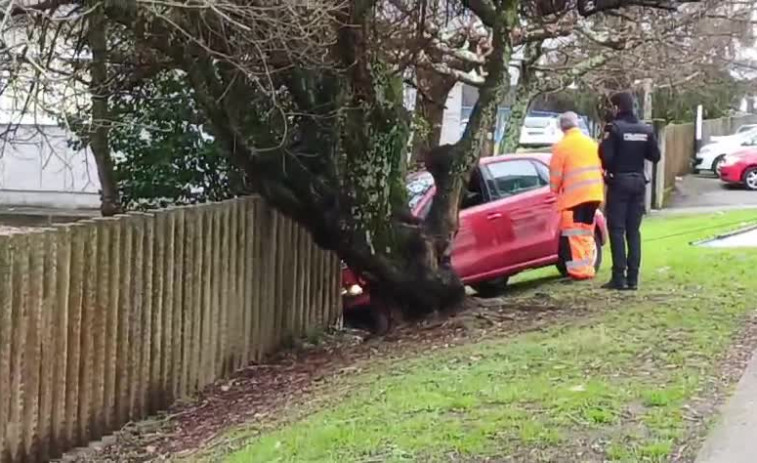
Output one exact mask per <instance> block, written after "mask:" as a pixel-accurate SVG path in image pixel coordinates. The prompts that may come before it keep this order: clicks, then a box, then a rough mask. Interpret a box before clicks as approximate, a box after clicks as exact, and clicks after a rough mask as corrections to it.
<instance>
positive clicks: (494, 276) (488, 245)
mask: <svg viewBox="0 0 757 463" xmlns="http://www.w3.org/2000/svg"><path fill="white" fill-rule="evenodd" d="M550 156H551V155H549V154H532V153H529V154H518V155H508V156H499V157H489V158H484V159H482V160H481V161H480V163H479V166H478V168H477V169H476V170H475V171H474V172H473V175H472V176H471V181H470V184H469V185H468V191H467V195H466V197H465V199H464V200H463V204H462V207H461V210H460V228H459V231H458V233H457V235H456V236H455V240H454V242H453V251H452V266H453V267H454V269H455V270H456V271H457V273H458V275H460V277H461V278H462V280H463V282H464V283H465V284H466V285H469V286H471V287H473V289H475V290H476V291H477V292H478V293H479V294H480V295H481V296H484V297H487V296H492V295H495V294H497V293H498V292H500V291H502V290H503V289H504V287H505V285H506V284H507V279H508V278H509V277H510V276H512V275H515V274H516V273H519V272H522V271H523V270H529V269H535V268H540V267H546V266H549V265H556V266H557V267H558V269H559V270H560V272H561V273H562V274H563V275H565V274H566V271H565V262H563V261H562V259H561V258H560V257H559V254H560V253H559V252H558V251H559V247H560V233H559V223H560V214H559V213H558V211H557V208H556V206H555V203H556V200H557V197H556V195H555V194H554V193H552V192H551V191H550V189H549V167H548V166H549V158H550ZM407 189H408V193H409V198H410V208H411V210H412V211H413V214H415V215H416V216H417V217H425V215H426V214H427V213H428V211H429V209H430V208H431V203H432V201H433V197H434V191H435V188H434V179H433V177H432V176H431V174H429V173H428V172H421V173H418V174H414V175H411V176H410V177H409V178H408V182H407ZM595 224H596V233H595V237H596V241H597V255H596V263H595V266H596V267H597V268H599V266H600V264H601V262H602V246H603V245H604V244H605V243H606V242H607V225H606V222H605V218H604V215H602V213H601V212H598V213H597V217H596V219H595ZM364 286H365V285H364V283H363V282H362V281H361V280H360V279H359V278H358V277H357V276H356V275H355V274H354V273H353V272H351V271H350V270H349V269H348V268H346V267H345V268H344V272H343V279H342V288H343V289H342V296H343V300H344V306H345V308H347V309H350V308H356V307H362V306H367V305H369V304H370V295H369V294H368V291H367V290H366V288H365V287H364Z"/></svg>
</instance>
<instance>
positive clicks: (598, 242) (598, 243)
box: [557, 230, 602, 277]
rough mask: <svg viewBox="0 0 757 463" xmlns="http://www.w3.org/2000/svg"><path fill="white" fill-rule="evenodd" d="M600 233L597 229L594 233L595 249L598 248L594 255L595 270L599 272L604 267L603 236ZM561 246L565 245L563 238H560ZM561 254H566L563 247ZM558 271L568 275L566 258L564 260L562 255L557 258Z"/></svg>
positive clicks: (565, 275)
mask: <svg viewBox="0 0 757 463" xmlns="http://www.w3.org/2000/svg"><path fill="white" fill-rule="evenodd" d="M600 233H601V232H600V231H599V230H597V232H596V233H595V234H594V245H595V246H594V249H595V250H596V254H595V255H594V270H595V271H597V272H599V269H600V268H601V267H602V236H601V235H600ZM560 246H564V241H563V240H560ZM559 255H560V256H563V255H565V253H564V252H562V249H561V250H560V252H559ZM557 271H558V272H560V275H562V276H564V277H567V276H568V269H567V267H566V266H565V260H563V258H562V257H559V258H558V260H557Z"/></svg>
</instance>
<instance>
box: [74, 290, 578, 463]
mask: <svg viewBox="0 0 757 463" xmlns="http://www.w3.org/2000/svg"><path fill="white" fill-rule="evenodd" d="M562 303H563V304H564V303H565V301H564V300H563V301H562ZM589 314H590V310H589V309H588V308H587V307H582V306H581V305H576V306H571V307H567V306H564V305H563V306H561V305H558V304H557V302H556V301H555V300H554V299H553V298H551V297H550V296H548V295H546V294H538V293H537V294H536V295H535V296H533V297H529V298H522V299H519V298H517V297H515V298H513V297H512V295H511V296H510V297H509V298H508V299H490V300H480V299H473V298H472V299H469V300H468V301H467V303H466V307H465V310H464V311H462V312H461V313H460V314H458V315H455V316H452V317H449V318H445V319H435V320H428V321H426V322H423V323H422V324H420V325H413V326H404V327H401V328H399V329H396V330H394V331H393V332H392V333H391V334H390V335H388V336H385V337H382V338H373V337H371V336H370V335H369V334H368V333H367V332H364V331H358V330H349V329H347V330H343V331H340V332H335V333H330V334H327V335H324V337H323V338H322V339H320V342H319V343H318V344H317V345H313V344H309V345H306V344H304V345H301V346H298V347H297V348H295V349H293V350H289V351H285V352H282V353H280V354H278V355H276V356H274V357H272V358H270V359H269V360H268V361H267V362H266V363H264V364H261V365H252V366H250V367H248V368H246V369H244V370H242V371H240V372H238V373H237V375H235V376H234V377H232V378H231V379H229V380H226V381H222V382H219V383H216V384H215V385H214V386H211V387H210V388H207V389H206V390H205V391H203V392H202V393H201V394H200V395H199V396H198V397H197V399H196V400H195V401H192V402H185V403H180V404H176V405H175V406H174V407H173V408H172V409H171V410H169V411H168V412H167V413H166V414H164V415H162V416H158V417H155V418H154V419H152V420H147V421H144V422H141V423H134V424H130V425H127V426H126V427H125V428H124V429H122V430H121V431H120V432H118V433H116V434H115V435H114V436H111V437H108V438H106V439H104V440H103V441H101V442H96V443H93V444H91V445H90V446H89V447H88V448H85V449H78V450H76V451H73V452H71V453H69V454H68V455H66V456H64V458H63V459H62V461H66V462H77V463H84V462H92V461H108V462H148V461H165V460H168V459H170V458H171V457H175V456H179V457H180V456H188V455H191V454H192V453H194V452H195V451H196V450H197V449H200V448H203V447H204V449H205V450H207V445H208V443H209V442H210V441H212V440H213V439H214V438H216V437H217V436H218V435H219V434H221V433H223V432H226V431H228V430H230V429H233V428H234V427H235V426H236V425H239V424H241V423H249V422H254V423H258V422H259V423H260V424H261V426H265V425H266V423H267V424H270V423H272V422H273V423H275V422H279V421H280V418H279V417H280V416H281V414H282V413H281V412H282V411H283V410H284V409H288V408H293V407H294V406H295V405H296V404H301V403H304V402H307V401H308V399H309V398H311V397H312V393H313V392H314V391H318V390H319V389H322V390H323V389H325V388H323V386H324V385H326V384H328V383H329V382H330V381H332V380H333V379H334V378H336V377H339V376H341V375H349V374H354V373H357V372H359V371H361V369H362V368H363V367H364V366H365V365H366V362H368V361H371V360H376V359H380V360H383V361H391V360H393V359H398V360H399V359H401V358H402V357H407V356H412V355H413V354H417V353H419V352H425V351H429V350H434V349H443V348H448V347H451V346H454V345H459V344H462V343H466V342H471V341H474V340H480V339H482V338H486V337H492V336H508V335H515V334H518V333H522V332H526V331H533V330H538V329H541V328H544V327H547V326H551V325H554V324H559V323H564V322H569V321H574V320H577V319H580V318H582V317H586V316H587V315H589Z"/></svg>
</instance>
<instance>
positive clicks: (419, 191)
mask: <svg viewBox="0 0 757 463" xmlns="http://www.w3.org/2000/svg"><path fill="white" fill-rule="evenodd" d="M433 186H434V177H433V176H432V175H431V174H429V173H428V172H421V173H418V174H413V175H411V176H409V177H408V179H407V183H406V187H407V196H408V199H409V201H408V204H409V206H410V210H415V208H416V207H417V206H418V203H420V202H421V200H422V199H423V197H424V196H426V193H428V191H429V190H430V189H431V188H432V187H433Z"/></svg>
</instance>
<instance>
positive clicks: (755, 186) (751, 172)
mask: <svg viewBox="0 0 757 463" xmlns="http://www.w3.org/2000/svg"><path fill="white" fill-rule="evenodd" d="M743 181H744V187H745V188H746V189H747V190H751V191H757V167H750V168H749V169H747V170H746V172H744V178H743Z"/></svg>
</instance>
